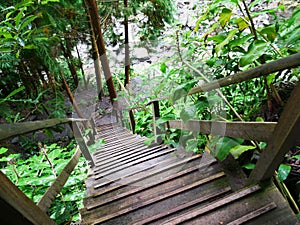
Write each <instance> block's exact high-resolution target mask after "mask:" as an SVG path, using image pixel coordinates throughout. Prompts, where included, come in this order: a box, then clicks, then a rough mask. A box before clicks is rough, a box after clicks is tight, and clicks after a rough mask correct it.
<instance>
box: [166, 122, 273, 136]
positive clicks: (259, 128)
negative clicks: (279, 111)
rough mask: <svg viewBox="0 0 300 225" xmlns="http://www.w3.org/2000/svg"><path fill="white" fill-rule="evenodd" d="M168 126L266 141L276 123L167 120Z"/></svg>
mask: <svg viewBox="0 0 300 225" xmlns="http://www.w3.org/2000/svg"><path fill="white" fill-rule="evenodd" d="M169 124H170V128H175V129H181V130H189V131H196V132H199V133H202V134H212V135H221V136H229V137H234V138H243V139H246V140H256V141H268V140H269V138H270V135H271V134H272V132H273V130H274V129H275V126H276V124H277V123H275V122H224V121H209V120H190V121H188V122H186V123H184V122H183V121H181V120H171V121H169Z"/></svg>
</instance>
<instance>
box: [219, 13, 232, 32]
mask: <svg viewBox="0 0 300 225" xmlns="http://www.w3.org/2000/svg"><path fill="white" fill-rule="evenodd" d="M231 15H232V10H231V9H228V8H223V10H222V12H221V14H220V18H219V22H220V24H221V26H222V27H223V28H224V27H225V25H226V24H227V22H228V21H229V20H230V17H231Z"/></svg>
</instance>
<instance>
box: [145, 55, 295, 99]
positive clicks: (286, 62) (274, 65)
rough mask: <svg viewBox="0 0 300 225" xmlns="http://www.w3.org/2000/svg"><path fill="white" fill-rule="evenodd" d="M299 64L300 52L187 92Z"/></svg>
mask: <svg viewBox="0 0 300 225" xmlns="http://www.w3.org/2000/svg"><path fill="white" fill-rule="evenodd" d="M298 66H300V53H297V54H294V55H291V56H288V57H285V58H281V59H278V60H275V61H272V62H269V63H266V64H263V65H261V66H258V67H255V68H253V69H250V70H247V71H244V72H239V73H235V74H233V75H231V76H228V77H225V78H222V79H218V80H215V81H212V82H210V83H207V84H203V85H202V86H199V87H194V88H192V89H191V90H190V91H189V92H188V93H187V95H192V94H196V93H200V92H208V91H211V90H215V89H218V88H220V87H226V86H229V85H231V84H237V83H241V82H243V81H248V80H251V79H253V78H257V77H261V76H267V75H269V74H271V73H275V72H278V71H282V70H285V69H290V68H295V67H298ZM168 98H169V96H163V97H160V98H156V99H153V100H151V101H150V102H148V103H147V105H150V104H151V103H153V102H155V101H161V100H166V99H168Z"/></svg>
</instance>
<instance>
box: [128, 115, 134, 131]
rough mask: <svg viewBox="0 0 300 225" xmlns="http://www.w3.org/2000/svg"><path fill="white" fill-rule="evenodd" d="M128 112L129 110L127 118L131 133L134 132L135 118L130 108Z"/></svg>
mask: <svg viewBox="0 0 300 225" xmlns="http://www.w3.org/2000/svg"><path fill="white" fill-rule="evenodd" d="M128 112H129V119H130V125H131V129H132V133H135V120H134V115H133V111H132V109H130V110H129V111H128Z"/></svg>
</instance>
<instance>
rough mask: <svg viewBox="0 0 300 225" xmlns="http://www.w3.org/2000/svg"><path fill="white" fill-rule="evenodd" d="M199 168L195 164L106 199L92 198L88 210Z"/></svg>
mask: <svg viewBox="0 0 300 225" xmlns="http://www.w3.org/2000/svg"><path fill="white" fill-rule="evenodd" d="M197 170H199V166H198V165H197V166H194V167H191V168H188V169H186V170H182V171H180V172H178V173H175V174H172V175H170V176H167V177H166V178H164V179H161V180H159V179H158V180H156V181H154V182H152V183H149V184H147V185H144V186H141V187H137V188H132V189H131V190H129V191H127V192H123V193H120V194H118V195H115V196H112V197H110V198H106V199H104V200H102V201H97V200H96V201H94V200H92V201H91V203H90V204H88V205H87V206H86V208H87V209H88V210H91V209H93V208H96V207H98V206H101V205H105V204H108V203H111V202H113V201H116V200H118V199H121V198H125V197H128V196H130V195H133V194H136V193H138V192H142V191H145V190H147V189H150V188H152V187H154V186H157V185H161V184H164V183H166V182H169V181H171V180H174V179H177V178H179V177H182V176H185V175H187V174H190V173H193V172H195V171H197Z"/></svg>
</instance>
